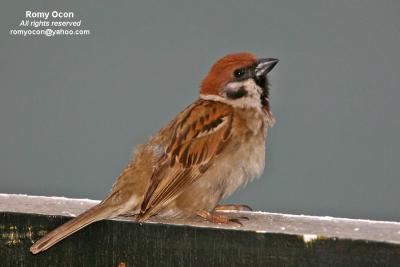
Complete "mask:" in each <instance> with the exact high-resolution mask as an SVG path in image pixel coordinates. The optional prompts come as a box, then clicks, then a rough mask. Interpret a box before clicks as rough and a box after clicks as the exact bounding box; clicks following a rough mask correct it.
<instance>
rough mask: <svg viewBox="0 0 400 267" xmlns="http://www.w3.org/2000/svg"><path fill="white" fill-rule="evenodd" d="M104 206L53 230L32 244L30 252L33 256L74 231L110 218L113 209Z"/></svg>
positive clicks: (95, 208) (101, 205) (92, 209)
mask: <svg viewBox="0 0 400 267" xmlns="http://www.w3.org/2000/svg"><path fill="white" fill-rule="evenodd" d="M104 204H105V203H103V202H102V203H100V204H98V205H96V206H94V207H92V208H91V209H89V210H87V211H85V212H84V213H82V214H81V215H79V216H78V217H76V218H74V219H72V220H70V221H68V222H67V223H65V224H63V225H61V226H59V227H58V228H56V229H54V230H53V231H51V232H50V233H48V234H47V235H45V236H44V237H42V238H41V239H39V240H38V241H37V242H36V243H35V244H33V245H32V246H31V248H30V251H31V252H32V253H33V254H37V253H39V252H41V251H45V250H47V249H48V248H50V247H51V246H53V245H54V244H56V243H58V242H59V241H61V240H63V239H64V238H66V237H67V236H69V235H71V234H73V233H75V232H76V231H79V230H80V229H82V228H84V227H85V226H87V225H89V224H91V223H93V222H96V221H99V220H103V219H106V218H110V217H112V213H113V211H112V210H113V209H111V208H110V207H109V206H108V205H104Z"/></svg>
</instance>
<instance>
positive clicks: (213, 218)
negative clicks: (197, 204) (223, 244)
mask: <svg viewBox="0 0 400 267" xmlns="http://www.w3.org/2000/svg"><path fill="white" fill-rule="evenodd" d="M197 215H198V216H200V217H202V218H204V219H206V220H207V221H209V222H212V223H218V224H227V225H235V226H242V225H243V224H242V222H241V221H240V220H248V219H249V218H247V217H238V218H229V217H228V216H226V215H221V214H216V213H214V212H208V211H206V210H201V211H198V212H197Z"/></svg>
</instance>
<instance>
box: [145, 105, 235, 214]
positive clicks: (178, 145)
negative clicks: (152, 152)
mask: <svg viewBox="0 0 400 267" xmlns="http://www.w3.org/2000/svg"><path fill="white" fill-rule="evenodd" d="M231 124H232V110H231V108H230V107H229V106H227V105H225V104H223V103H219V102H212V101H203V100H199V101H198V102H196V103H194V104H193V106H192V108H189V109H188V110H187V111H186V113H184V114H181V116H179V117H178V119H177V121H175V122H174V123H173V124H172V125H173V127H174V128H175V129H174V134H173V136H172V138H171V142H170V144H169V145H168V146H167V148H166V155H165V156H164V157H163V158H162V159H161V160H160V162H159V163H158V165H157V168H156V170H155V171H154V173H153V177H152V180H151V184H150V186H149V188H148V190H147V192H146V195H145V198H144V200H143V203H142V207H141V214H140V215H139V220H144V219H146V218H148V217H149V216H151V215H152V214H154V213H157V212H158V211H159V209H161V208H162V207H163V206H165V204H167V203H168V202H170V201H171V200H173V199H175V198H176V197H177V196H178V195H179V194H180V193H181V192H182V191H183V190H184V188H186V187H187V186H188V185H190V184H192V183H193V182H195V181H196V180H197V179H198V178H199V177H200V176H201V174H202V173H204V172H205V171H206V170H207V168H208V166H209V164H210V163H211V162H212V160H213V159H214V157H215V156H216V155H217V154H218V153H220V152H221V151H222V149H223V148H224V146H225V145H226V143H227V142H228V141H229V137H230V133H231Z"/></svg>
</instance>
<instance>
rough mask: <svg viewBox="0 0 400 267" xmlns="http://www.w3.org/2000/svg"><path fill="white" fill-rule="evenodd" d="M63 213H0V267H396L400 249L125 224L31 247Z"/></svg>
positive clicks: (116, 223)
mask: <svg viewBox="0 0 400 267" xmlns="http://www.w3.org/2000/svg"><path fill="white" fill-rule="evenodd" d="M68 219H69V218H68V217H64V216H49V215H37V214H29V213H13V212H0V232H1V239H0V266H4V267H6V266H13V267H15V266H90V267H92V266H119V265H120V264H121V263H124V264H125V266H128V267H130V266H400V245H398V244H393V243H386V242H371V241H364V240H350V239H337V238H320V239H315V240H313V241H312V242H304V240H303V236H298V235H293V234H285V233H265V232H264V233H261V232H259V233H257V232H250V231H240V230H239V231H238V230H232V229H215V228H201V227H193V226H180V225H168V224H142V225H141V224H138V223H135V222H130V221H115V220H113V221H111V220H107V221H102V222H98V223H95V224H93V225H91V226H89V227H87V228H85V229H83V230H82V231H80V232H78V233H76V234H74V235H73V236H71V237H69V238H67V239H65V240H64V241H62V242H60V243H59V244H58V245H56V246H54V247H53V248H51V249H49V250H48V251H46V252H44V253H41V254H38V255H32V254H31V253H30V252H29V247H30V246H31V245H32V243H33V241H34V240H37V239H38V238H40V237H41V236H42V235H44V234H45V233H46V232H48V231H49V230H51V229H54V228H55V227H56V226H58V225H60V224H62V223H64V222H66V221H67V220H68ZM120 266H123V265H120Z"/></svg>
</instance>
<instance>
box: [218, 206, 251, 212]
mask: <svg viewBox="0 0 400 267" xmlns="http://www.w3.org/2000/svg"><path fill="white" fill-rule="evenodd" d="M252 210H253V209H252V208H250V207H249V206H248V205H243V204H226V205H217V206H215V208H214V211H215V212H218V211H252Z"/></svg>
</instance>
